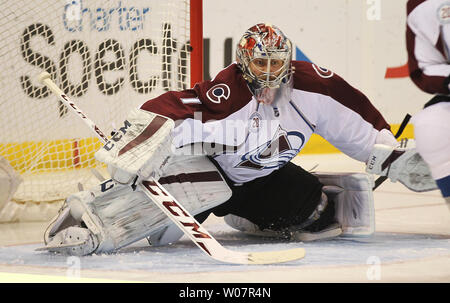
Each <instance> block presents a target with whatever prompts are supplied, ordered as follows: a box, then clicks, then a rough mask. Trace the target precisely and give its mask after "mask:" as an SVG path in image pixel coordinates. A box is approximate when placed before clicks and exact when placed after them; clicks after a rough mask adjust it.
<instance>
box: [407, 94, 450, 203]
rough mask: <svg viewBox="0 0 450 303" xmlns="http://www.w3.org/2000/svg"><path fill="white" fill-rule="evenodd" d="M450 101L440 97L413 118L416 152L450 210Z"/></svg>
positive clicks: (447, 98) (435, 98)
mask: <svg viewBox="0 0 450 303" xmlns="http://www.w3.org/2000/svg"><path fill="white" fill-rule="evenodd" d="M449 121H450V97H449V96H436V97H434V98H433V99H431V101H430V102H428V103H427V104H426V105H425V108H424V109H423V110H422V111H420V112H418V113H417V114H415V115H414V116H413V118H412V123H413V124H414V136H415V139H416V145H417V146H416V148H417V151H418V152H419V154H420V155H421V156H422V158H423V159H424V160H425V162H427V164H428V165H429V167H430V171H431V174H432V176H433V178H434V179H435V180H436V183H437V186H438V187H439V189H440V190H441V192H442V195H443V197H444V199H445V201H446V202H447V205H448V206H449V208H450V122H449Z"/></svg>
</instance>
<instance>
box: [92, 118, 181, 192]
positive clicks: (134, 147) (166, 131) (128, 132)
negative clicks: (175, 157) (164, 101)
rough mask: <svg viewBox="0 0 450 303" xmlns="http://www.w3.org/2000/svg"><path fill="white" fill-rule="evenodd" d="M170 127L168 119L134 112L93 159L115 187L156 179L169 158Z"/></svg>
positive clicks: (170, 120)
mask: <svg viewBox="0 0 450 303" xmlns="http://www.w3.org/2000/svg"><path fill="white" fill-rule="evenodd" d="M174 125H175V124H174V122H173V120H172V119H170V118H167V117H164V116H161V115H157V114H154V113H151V112H148V111H145V110H141V109H135V110H133V111H132V112H131V113H130V114H129V116H128V118H127V119H126V120H125V122H124V126H123V127H121V128H119V129H118V130H117V132H116V133H115V134H114V136H113V137H112V138H111V139H110V140H109V141H108V142H106V144H105V145H104V146H103V147H102V148H101V149H100V150H99V151H97V152H96V153H95V158H96V159H97V160H99V161H100V162H103V163H106V164H108V170H109V172H110V174H111V177H112V178H113V179H114V180H116V181H117V182H119V183H124V184H125V183H128V182H130V181H131V180H132V179H133V178H134V177H135V175H139V176H140V177H141V178H142V179H146V178H149V177H150V176H153V177H155V178H158V177H159V176H160V175H161V173H162V170H163V167H164V166H165V165H166V164H167V161H168V159H169V157H170V155H171V144H172V138H171V132H172V130H173V128H174Z"/></svg>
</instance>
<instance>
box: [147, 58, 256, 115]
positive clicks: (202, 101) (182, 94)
mask: <svg viewBox="0 0 450 303" xmlns="http://www.w3.org/2000/svg"><path fill="white" fill-rule="evenodd" d="M197 99H198V100H197ZM251 99H252V94H251V92H250V90H249V88H248V86H247V83H246V82H245V80H244V78H243V77H242V73H241V71H240V69H239V68H238V66H237V65H236V64H232V65H230V66H228V67H227V68H225V69H223V70H222V71H221V72H219V73H218V74H217V76H216V77H215V78H214V79H213V80H210V81H203V82H200V83H197V84H196V85H195V86H194V87H193V88H192V89H187V90H183V91H179V92H176V91H169V92H167V93H164V94H162V95H160V96H158V97H156V98H154V99H150V100H148V101H147V102H145V103H144V104H143V105H142V106H141V109H143V110H147V111H150V112H153V113H157V114H160V115H163V116H166V117H169V118H171V119H173V120H175V121H176V120H184V119H188V118H194V113H196V112H197V113H201V117H202V121H203V122H206V121H209V120H221V119H224V118H226V117H227V116H229V115H231V114H232V113H234V112H236V111H238V110H239V109H241V108H242V107H244V106H245V105H247V104H248V103H249V102H250V100H251Z"/></svg>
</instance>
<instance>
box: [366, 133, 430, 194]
mask: <svg viewBox="0 0 450 303" xmlns="http://www.w3.org/2000/svg"><path fill="white" fill-rule="evenodd" d="M366 172H368V173H370V174H376V175H380V176H387V177H388V178H389V179H390V180H391V181H392V182H396V181H399V182H400V183H402V184H403V185H405V186H406V187H407V188H409V189H410V190H412V191H416V192H423V191H430V190H434V189H437V185H436V182H435V181H434V179H433V177H432V175H431V172H430V169H429V167H428V165H427V164H426V163H425V161H424V160H423V159H422V157H421V156H420V155H419V154H418V153H417V150H416V148H415V142H414V140H411V139H410V140H403V141H402V142H401V145H400V146H398V147H393V146H389V145H383V144H375V145H374V147H373V149H372V152H371V155H370V156H369V160H368V162H367V166H366Z"/></svg>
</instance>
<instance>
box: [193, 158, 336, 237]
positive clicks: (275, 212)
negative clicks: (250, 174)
mask: <svg viewBox="0 0 450 303" xmlns="http://www.w3.org/2000/svg"><path fill="white" fill-rule="evenodd" d="M227 182H228V185H229V186H230V188H231V189H232V192H233V194H232V197H231V198H230V199H229V200H228V201H227V202H225V203H223V204H221V205H219V206H217V207H215V208H213V209H211V210H208V211H206V212H204V213H201V214H199V215H198V216H196V219H197V220H199V221H200V222H202V221H204V220H205V219H206V218H207V217H208V216H209V214H211V213H214V215H216V216H218V217H222V216H226V215H228V214H233V215H236V216H239V217H241V218H244V219H246V220H248V221H250V222H249V223H250V224H251V223H253V224H254V225H256V226H257V227H258V228H259V230H260V231H263V230H270V231H279V232H280V235H283V232H285V231H286V230H290V231H291V230H292V228H293V227H298V230H303V231H305V232H311V233H317V232H319V231H323V230H324V229H327V227H329V226H332V225H334V223H336V221H335V219H334V211H335V208H334V203H333V201H332V200H328V199H327V198H326V197H324V194H323V192H322V187H323V184H322V183H320V182H319V180H318V178H317V177H316V176H314V175H312V174H310V173H309V172H307V171H305V170H303V169H302V168H301V167H299V166H297V165H295V164H292V163H287V164H286V165H285V166H283V167H282V168H280V169H279V170H277V171H274V172H273V173H271V174H270V175H268V176H265V177H261V178H257V179H255V180H253V181H250V182H247V183H245V184H242V185H238V184H234V183H233V182H232V181H230V180H229V179H227ZM324 199H325V203H323V202H324ZM327 200H328V201H327ZM319 205H320V206H319ZM325 205H326V207H325V208H324V209H323V206H325ZM318 209H320V217H319V218H317V217H318V216H317V210H318ZM313 214H315V215H316V216H315V217H312V215H313ZM227 223H228V222H227ZM238 225H239V224H238ZM338 229H339V233H340V232H341V230H340V228H338ZM262 235H264V234H262ZM286 236H287V234H286Z"/></svg>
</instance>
